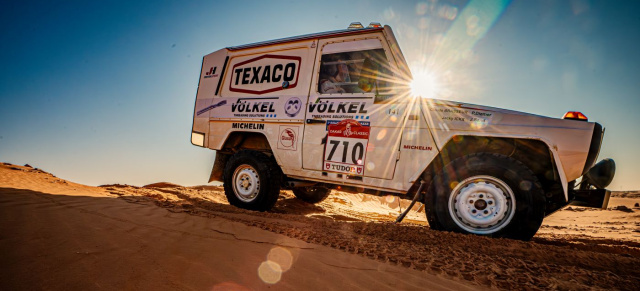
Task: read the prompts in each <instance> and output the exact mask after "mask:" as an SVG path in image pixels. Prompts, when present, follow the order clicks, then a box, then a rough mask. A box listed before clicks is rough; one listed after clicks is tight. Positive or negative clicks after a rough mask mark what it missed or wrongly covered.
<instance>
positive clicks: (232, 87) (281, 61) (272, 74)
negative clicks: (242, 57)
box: [229, 54, 302, 95]
mask: <svg viewBox="0 0 640 291" xmlns="http://www.w3.org/2000/svg"><path fill="white" fill-rule="evenodd" d="M301 62H302V58H301V57H299V56H283V55H269V54H267V55H262V56H259V57H256V58H252V59H249V60H246V61H244V62H240V63H237V64H235V65H234V66H233V68H232V69H231V82H229V91H231V92H239V93H248V94H256V95H261V94H266V93H270V92H275V91H280V90H284V89H287V88H295V87H296V86H297V84H298V75H299V74H300V63H301ZM285 82H286V86H283V84H284V83H285Z"/></svg>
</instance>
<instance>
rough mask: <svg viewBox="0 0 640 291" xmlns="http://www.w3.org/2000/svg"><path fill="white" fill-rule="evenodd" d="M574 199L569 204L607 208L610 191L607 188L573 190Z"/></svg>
mask: <svg viewBox="0 0 640 291" xmlns="http://www.w3.org/2000/svg"><path fill="white" fill-rule="evenodd" d="M573 195H574V197H575V198H574V199H573V201H571V202H570V203H569V204H570V205H574V206H583V207H593V208H601V209H607V206H609V197H611V191H609V190H607V189H590V190H574V191H573Z"/></svg>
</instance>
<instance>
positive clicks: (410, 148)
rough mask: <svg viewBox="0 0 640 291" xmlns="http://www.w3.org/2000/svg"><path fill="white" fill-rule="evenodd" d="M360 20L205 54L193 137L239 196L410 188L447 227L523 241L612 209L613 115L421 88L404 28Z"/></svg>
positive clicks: (318, 195) (313, 197)
mask: <svg viewBox="0 0 640 291" xmlns="http://www.w3.org/2000/svg"><path fill="white" fill-rule="evenodd" d="M354 26H355V28H352V29H345V30H337V31H329V32H322V33H315V34H309V35H302V36H296V37H291V38H284V39H278V40H272V41H266V42H259V43H253V44H247V45H241V46H234V47H227V48H224V49H220V50H218V51H215V52H213V53H211V54H208V55H206V56H204V58H203V62H202V68H201V74H200V81H199V85H198V92H197V96H196V102H195V110H194V115H193V128H192V135H191V142H192V143H193V144H194V145H197V146H201V147H205V148H210V149H213V150H216V151H217V153H216V157H215V162H214V165H213V169H212V171H211V177H210V182H211V181H222V182H223V183H224V190H225V193H226V196H227V198H228V200H229V203H230V204H232V205H235V206H237V207H241V208H245V209H252V210H259V211H266V210H269V209H270V208H271V207H273V205H274V204H275V203H276V200H277V199H278V195H279V192H280V190H281V189H290V190H292V191H293V193H294V194H295V195H296V197H297V198H299V199H302V200H304V201H307V202H310V203H317V202H320V201H322V200H323V199H325V198H326V197H327V196H328V195H329V193H330V191H331V189H340V191H347V192H360V193H370V194H377V195H390V194H391V195H400V196H405V197H406V198H408V199H411V198H413V203H415V201H417V200H421V201H422V202H423V203H424V204H425V213H426V216H427V220H428V222H429V225H430V226H431V228H433V229H437V230H447V231H457V232H462V233H473V234H480V235H488V236H492V237H508V238H515V239H529V238H531V237H532V236H533V235H534V234H535V233H536V231H537V230H538V228H539V227H540V225H541V223H542V220H543V218H544V217H545V216H547V215H549V214H551V213H553V212H554V211H557V210H558V209H561V208H562V207H564V206H565V205H567V204H569V203H574V204H578V205H583V206H592V207H606V206H607V203H608V195H609V192H608V191H607V190H605V187H606V186H608V184H609V183H610V182H611V179H612V178H613V175H614V168H615V164H614V163H613V161H612V160H609V159H606V160H604V161H602V162H600V163H598V164H596V165H595V166H594V162H595V160H596V158H597V156H598V152H599V150H600V144H601V142H602V137H603V128H602V126H601V125H600V124H598V123H595V122H589V121H587V119H586V117H585V116H584V115H583V114H582V113H579V112H568V113H567V114H566V115H565V116H564V118H551V117H543V116H538V115H534V114H528V113H522V112H516V111H511V110H505V109H498V108H492V107H487V106H480V105H473V104H466V103H461V102H453V101H443V100H436V99H430V98H423V97H416V96H412V95H411V93H410V90H409V86H407V84H408V83H409V82H410V81H411V79H412V75H411V72H410V70H409V67H408V66H407V62H406V61H405V59H404V57H403V55H402V52H401V51H400V48H399V46H398V43H397V41H396V38H395V37H394V34H393V32H392V30H391V28H390V27H389V26H384V27H383V26H381V25H379V24H375V23H373V24H372V25H370V26H369V27H366V28H365V27H361V26H360V28H359V27H358V26H357V25H354ZM417 81H418V82H419V81H420V80H417ZM576 181H580V183H579V185H577V184H576ZM412 205H413V204H412ZM403 214H406V212H405V213H403ZM402 217H403V216H401V217H399V219H398V221H399V220H401V219H402Z"/></svg>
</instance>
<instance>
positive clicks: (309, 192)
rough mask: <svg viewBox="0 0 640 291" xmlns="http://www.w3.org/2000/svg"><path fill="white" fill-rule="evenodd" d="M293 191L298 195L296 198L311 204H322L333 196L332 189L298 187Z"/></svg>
mask: <svg viewBox="0 0 640 291" xmlns="http://www.w3.org/2000/svg"><path fill="white" fill-rule="evenodd" d="M291 191H293V194H294V195H296V198H298V199H300V200H302V201H304V202H307V203H311V204H316V203H319V202H322V201H323V200H325V199H327V197H329V194H331V189H329V188H325V187H322V186H315V187H297V188H293V190H291Z"/></svg>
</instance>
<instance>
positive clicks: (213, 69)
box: [204, 67, 218, 79]
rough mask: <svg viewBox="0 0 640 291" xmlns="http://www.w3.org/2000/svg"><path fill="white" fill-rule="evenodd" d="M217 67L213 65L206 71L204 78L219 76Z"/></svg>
mask: <svg viewBox="0 0 640 291" xmlns="http://www.w3.org/2000/svg"><path fill="white" fill-rule="evenodd" d="M216 69H218V68H217V67H211V69H209V71H208V72H205V73H204V78H205V79H206V78H213V77H217V76H218V74H216Z"/></svg>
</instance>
